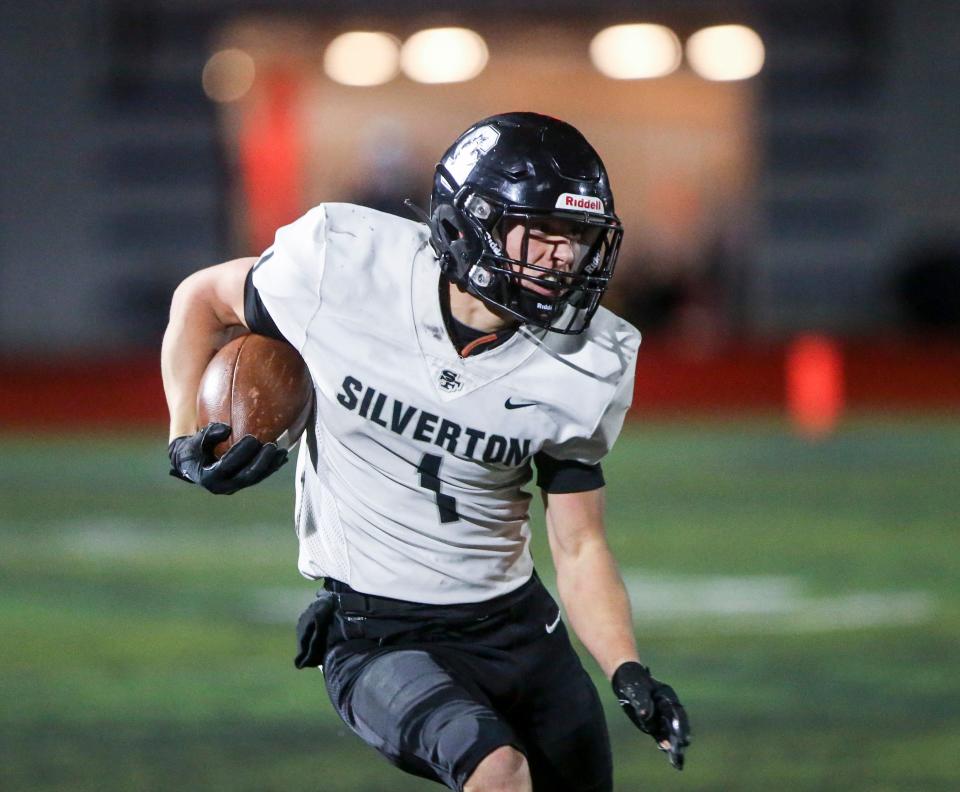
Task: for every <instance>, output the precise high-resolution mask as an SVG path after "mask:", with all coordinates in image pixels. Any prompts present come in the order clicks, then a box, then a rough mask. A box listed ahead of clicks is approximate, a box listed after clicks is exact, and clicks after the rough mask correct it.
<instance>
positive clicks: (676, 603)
mask: <svg viewBox="0 0 960 792" xmlns="http://www.w3.org/2000/svg"><path fill="white" fill-rule="evenodd" d="M182 528H183V526H180V525H177V526H170V527H168V528H167V529H166V530H164V527H163V526H161V525H154V524H150V525H149V526H140V527H132V526H130V524H129V523H124V522H123V521H120V520H116V521H113V520H89V521H87V520H76V521H67V522H63V523H58V524H57V525H56V526H55V531H54V532H53V533H54V534H55V535H57V536H58V538H59V539H60V540H61V541H62V543H63V545H64V549H65V550H66V551H67V552H69V553H72V554H75V555H77V556H79V557H88V558H107V559H116V560H118V561H123V560H128V559H130V560H132V559H136V558H143V557H144V556H149V557H150V558H152V559H154V560H160V559H167V558H169V559H171V560H175V559H176V558H178V557H179V558H182V557H183V556H184V554H189V553H190V552H191V549H194V548H195V546H196V545H199V546H203V545H204V540H203V538H202V535H201V534H198V535H197V537H195V539H191V537H190V534H189V532H186V533H185V532H184V531H183V530H182ZM271 530H273V529H271ZM252 535H254V536H256V535H257V533H256V532H255V531H253V532H252ZM623 579H624V583H625V584H626V586H627V591H628V592H629V594H630V601H631V603H632V605H633V613H634V622H635V623H636V625H637V627H638V628H641V629H642V628H648V629H656V630H657V631H660V632H663V631H667V632H688V631H691V630H696V631H697V632H701V633H717V634H731V633H804V632H829V631H836V630H854V629H861V628H869V627H896V626H901V625H909V624H917V623H920V622H925V621H928V620H930V619H931V618H933V615H934V613H935V611H936V605H937V603H936V600H935V598H934V597H933V595H932V594H930V593H929V592H925V591H888V592H879V591H846V592H838V593H837V594H834V595H831V596H818V595H813V594H810V593H809V591H808V590H807V589H806V587H805V585H804V581H803V580H802V579H801V578H799V577H791V576H773V575H753V576H722V575H670V574H664V573H662V572H655V571H652V570H644V569H641V568H636V567H628V568H625V569H623ZM316 588H317V584H316V583H311V582H306V581H305V585H304V586H303V587H300V588H262V587H261V588H256V589H252V590H251V592H250V602H249V606H248V607H249V610H250V615H251V616H252V617H253V618H255V619H258V620H260V621H264V622H277V623H287V622H291V621H292V620H295V619H296V617H297V614H299V613H300V611H301V610H302V609H303V608H304V607H306V605H307V604H308V603H309V602H310V600H311V598H312V596H313V591H314V590H315V589H316ZM554 596H556V593H555V592H554Z"/></svg>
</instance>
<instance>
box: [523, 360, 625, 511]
mask: <svg viewBox="0 0 960 792" xmlns="http://www.w3.org/2000/svg"><path fill="white" fill-rule="evenodd" d="M633 378H634V367H633V366H632V365H631V366H630V367H629V369H628V370H627V371H626V372H625V373H624V375H623V376H622V377H621V379H620V382H618V383H617V387H616V389H615V390H614V392H613V396H612V397H611V399H610V401H609V402H608V403H607V406H606V407H605V408H604V411H603V413H602V414H601V416H600V418H599V420H598V421H597V423H596V425H595V426H594V428H593V431H592V432H591V433H590V434H589V435H587V436H584V437H574V438H571V439H569V440H566V441H564V442H562V443H547V444H545V445H544V446H543V448H542V449H541V451H540V453H538V454H537V455H536V456H535V457H534V462H535V464H536V466H537V484H538V485H539V486H540V487H542V488H543V489H545V490H546V491H547V492H583V491H586V490H589V489H597V488H598V487H602V486H603V484H604V480H603V472H602V470H601V468H600V460H601V459H603V457H605V456H606V455H607V453H608V452H609V451H610V449H611V448H612V447H613V444H614V442H615V441H616V439H617V437H619V435H620V430H621V429H622V428H623V420H624V418H625V416H626V414H627V410H628V409H629V407H630V403H631V402H632V401H633Z"/></svg>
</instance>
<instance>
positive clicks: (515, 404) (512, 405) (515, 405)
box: [503, 397, 537, 410]
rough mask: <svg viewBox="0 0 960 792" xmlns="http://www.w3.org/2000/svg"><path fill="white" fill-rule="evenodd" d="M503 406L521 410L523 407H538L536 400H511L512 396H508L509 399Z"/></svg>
mask: <svg viewBox="0 0 960 792" xmlns="http://www.w3.org/2000/svg"><path fill="white" fill-rule="evenodd" d="M503 406H504V407H506V408H507V409H508V410H519V409H520V408H521V407H536V406H537V403H536V402H515V401H510V398H509V397H507V400H506V401H505V402H504V403H503Z"/></svg>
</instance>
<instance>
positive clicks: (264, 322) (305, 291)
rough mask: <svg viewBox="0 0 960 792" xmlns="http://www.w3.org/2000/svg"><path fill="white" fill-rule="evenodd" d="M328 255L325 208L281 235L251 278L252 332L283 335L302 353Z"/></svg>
mask: <svg viewBox="0 0 960 792" xmlns="http://www.w3.org/2000/svg"><path fill="white" fill-rule="evenodd" d="M325 253H326V212H325V209H324V207H323V205H320V206H317V207H315V208H314V209H311V210H310V211H309V212H307V213H306V214H305V215H304V216H303V217H301V218H300V219H299V220H296V221H294V222H293V223H291V224H290V225H287V226H284V227H283V228H281V229H280V230H279V231H277V236H276V238H275V240H274V243H273V245H271V246H270V247H269V248H267V250H265V251H264V253H263V255H262V256H261V257H260V258H259V260H258V261H257V263H256V264H254V265H253V269H252V270H251V271H250V274H249V275H248V277H247V284H246V288H245V290H244V314H245V318H246V319H247V322H248V326H249V327H250V329H251V330H252V331H254V332H261V333H262V334H263V335H274V332H279V334H280V335H282V337H283V338H285V339H286V340H287V341H289V342H290V343H291V344H292V345H293V346H294V347H296V349H297V351H302V349H303V346H304V344H305V342H306V338H307V329H308V327H309V326H310V323H311V321H313V318H314V317H315V316H316V315H317V312H318V311H319V310H320V303H321V283H322V281H323V268H324V257H325ZM251 322H252V324H251ZM271 325H272V327H271ZM261 328H263V329H261ZM267 331H269V332H267Z"/></svg>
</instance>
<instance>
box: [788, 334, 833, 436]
mask: <svg viewBox="0 0 960 792" xmlns="http://www.w3.org/2000/svg"><path fill="white" fill-rule="evenodd" d="M786 377H787V382H786V385H787V409H788V410H789V413H790V419H791V421H792V422H793V426H794V429H795V430H796V431H797V432H798V433H799V434H801V435H803V436H805V437H808V438H810V439H819V438H822V437H826V436H827V435H829V434H830V433H831V432H833V430H834V429H835V428H836V426H837V421H838V420H839V419H840V414H841V412H842V411H843V403H844V381H843V379H844V377H843V357H842V355H841V354H840V349H839V347H838V346H837V344H836V342H835V341H833V340H831V339H829V338H826V337H825V336H817V335H806V336H800V337H799V338H797V339H796V340H795V341H794V342H793V343H792V344H791V345H790V346H789V348H788V349H787V355H786Z"/></svg>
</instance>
